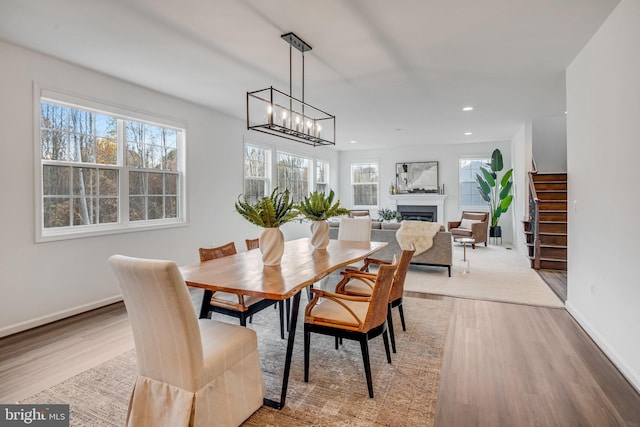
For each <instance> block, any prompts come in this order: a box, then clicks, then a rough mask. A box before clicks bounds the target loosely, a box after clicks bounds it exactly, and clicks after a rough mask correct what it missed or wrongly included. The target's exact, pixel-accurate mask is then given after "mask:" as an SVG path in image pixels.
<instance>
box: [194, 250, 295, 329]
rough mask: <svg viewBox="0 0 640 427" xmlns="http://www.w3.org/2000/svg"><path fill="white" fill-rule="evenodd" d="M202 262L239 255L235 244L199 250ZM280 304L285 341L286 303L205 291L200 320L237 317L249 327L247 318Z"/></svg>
mask: <svg viewBox="0 0 640 427" xmlns="http://www.w3.org/2000/svg"><path fill="white" fill-rule="evenodd" d="M198 252H199V253H200V262H205V261H209V260H212V259H216V258H222V257H224V256H229V255H234V254H236V253H237V251H236V245H235V243H234V242H229V243H227V244H224V245H222V246H218V247H215V248H199V249H198ZM276 304H278V305H279V307H280V337H281V338H283V339H284V325H285V321H284V303H283V302H282V301H275V300H269V299H264V298H258V297H253V296H244V295H236V294H232V293H229V292H213V291H209V290H205V291H204V294H203V296H202V305H201V308H200V318H201V319H204V318H207V317H209V318H210V317H211V313H212V312H216V313H221V314H226V315H227V316H233V317H237V318H238V319H239V320H240V325H242V326H247V318H249V319H251V317H252V316H253V315H254V314H255V313H257V312H259V311H261V310H264V309H265V308H267V307H270V306H272V305H274V306H275V305H276Z"/></svg>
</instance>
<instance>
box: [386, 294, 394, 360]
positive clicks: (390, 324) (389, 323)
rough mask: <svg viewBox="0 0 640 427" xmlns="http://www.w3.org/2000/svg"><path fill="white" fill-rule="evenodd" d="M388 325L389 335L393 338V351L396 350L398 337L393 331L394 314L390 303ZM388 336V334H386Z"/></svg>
mask: <svg viewBox="0 0 640 427" xmlns="http://www.w3.org/2000/svg"><path fill="white" fill-rule="evenodd" d="M387 325H389V337H390V338H391V348H392V349H393V352H394V353H395V352H396V337H395V333H394V332H393V316H392V314H391V304H389V308H388V309H387ZM385 337H386V335H385Z"/></svg>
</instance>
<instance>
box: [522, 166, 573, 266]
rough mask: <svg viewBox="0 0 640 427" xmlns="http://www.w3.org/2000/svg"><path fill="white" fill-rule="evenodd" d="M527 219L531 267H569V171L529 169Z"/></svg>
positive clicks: (525, 228)
mask: <svg viewBox="0 0 640 427" xmlns="http://www.w3.org/2000/svg"><path fill="white" fill-rule="evenodd" d="M529 185H530V190H531V191H530V196H529V219H528V220H526V221H524V231H525V235H526V237H527V247H528V251H529V259H530V260H531V268H535V269H536V270H562V271H566V270H567V174H566V173H537V172H529Z"/></svg>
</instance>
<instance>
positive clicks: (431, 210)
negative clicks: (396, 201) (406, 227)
mask: <svg viewBox="0 0 640 427" xmlns="http://www.w3.org/2000/svg"><path fill="white" fill-rule="evenodd" d="M397 210H398V212H399V213H400V215H401V216H402V219H403V220H408V221H428V222H437V221H438V207H437V206H423V205H398V207H397Z"/></svg>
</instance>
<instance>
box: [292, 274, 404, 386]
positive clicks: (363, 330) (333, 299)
mask: <svg viewBox="0 0 640 427" xmlns="http://www.w3.org/2000/svg"><path fill="white" fill-rule="evenodd" d="M396 267H397V265H396V264H395V263H394V264H392V265H381V266H380V269H379V270H378V274H377V276H376V281H375V285H374V287H373V291H372V294H371V296H370V297H357V296H350V295H341V294H336V293H334V292H328V291H323V290H320V289H311V292H313V299H312V300H311V302H310V303H309V304H308V305H307V307H306V309H305V312H304V382H309V350H310V347H311V333H312V332H315V333H318V334H322V335H330V336H333V337H335V338H336V343H337V340H338V339H341V338H344V339H350V340H356V341H359V342H360V348H361V350H362V359H363V362H364V372H365V377H366V379H367V388H368V390H369V397H371V398H373V382H372V379H371V364H370V361H369V344H368V342H369V340H370V339H371V338H375V337H377V336H378V335H382V338H383V341H384V348H385V351H386V353H387V362H389V363H391V352H390V350H389V338H388V337H387V322H386V317H387V311H388V304H389V292H390V290H391V284H392V282H393V275H394V273H395V270H396Z"/></svg>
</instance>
